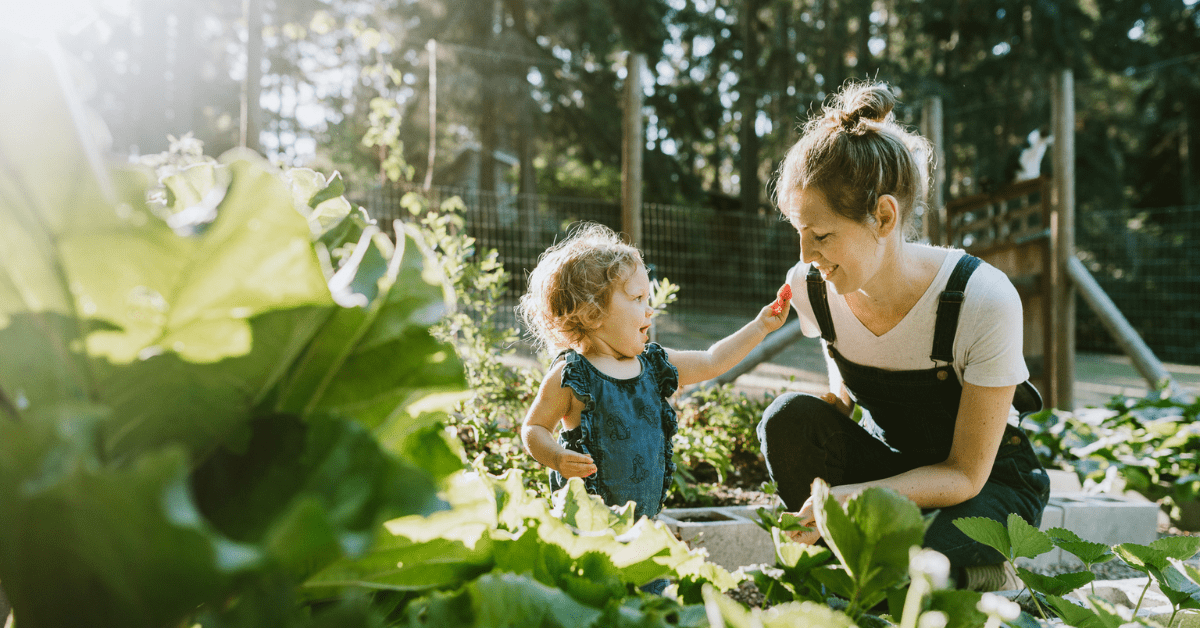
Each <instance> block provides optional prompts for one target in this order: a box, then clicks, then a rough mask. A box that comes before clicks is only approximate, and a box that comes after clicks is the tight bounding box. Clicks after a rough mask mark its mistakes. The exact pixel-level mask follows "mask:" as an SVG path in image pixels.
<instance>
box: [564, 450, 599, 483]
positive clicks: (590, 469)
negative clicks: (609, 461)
mask: <svg viewBox="0 0 1200 628" xmlns="http://www.w3.org/2000/svg"><path fill="white" fill-rule="evenodd" d="M556 463H557V464H555V467H557V468H558V472H559V473H561V474H562V476H563V477H564V478H586V477H587V476H589V475H591V474H593V473H595V472H596V463H594V462H592V457H591V456H588V455H586V454H581V453H579V452H576V451H571V450H570V449H563V450H562V451H561V452H559V454H558V460H557V461H556Z"/></svg>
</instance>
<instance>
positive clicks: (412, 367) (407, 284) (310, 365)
mask: <svg viewBox="0 0 1200 628" xmlns="http://www.w3.org/2000/svg"><path fill="white" fill-rule="evenodd" d="M387 246H388V245H387V244H386V243H385V242H379V241H376V240H372V239H364V240H362V241H360V243H359V244H358V247H357V250H360V251H361V252H362V257H363V259H364V260H366V261H367V262H370V263H371V264H372V266H371V267H370V268H368V267H367V266H366V262H364V265H362V266H361V267H360V268H359V275H361V277H360V276H359V275H353V277H355V278H356V279H355V280H356V281H357V280H358V279H361V280H362V281H361V283H362V285H363V286H367V285H371V286H377V287H378V292H377V296H376V297H374V298H373V299H372V300H370V304H369V305H368V306H367V307H361V308H360V307H343V308H338V309H337V310H336V311H335V312H334V314H333V316H332V317H331V318H330V319H329V321H328V322H327V323H326V324H325V325H324V326H323V327H322V328H321V330H320V331H319V332H318V333H317V335H316V337H315V338H314V339H313V341H312V342H311V343H310V344H309V347H308V349H307V351H306V352H305V354H304V355H303V356H302V357H301V358H300V359H299V360H298V361H297V363H296V367H295V368H294V369H293V370H292V372H291V373H289V375H288V377H287V379H286V381H285V383H284V384H283V386H282V394H281V396H280V399H279V401H278V405H277V408H278V409H279V410H281V411H287V412H296V413H300V414H304V415H307V414H310V413H313V412H318V411H320V412H324V413H328V414H331V415H335V416H339V417H344V418H350V419H354V420H357V421H359V422H361V423H363V424H364V425H367V426H368V427H371V428H376V427H380V426H385V427H384V428H383V429H387V430H389V431H392V432H396V431H400V432H404V433H407V432H410V431H414V430H416V429H418V428H420V427H423V426H424V425H423V424H422V422H421V421H418V420H417V419H418V417H415V416H413V415H412V413H411V412H410V411H409V410H408V407H409V406H411V405H412V404H414V403H416V402H418V401H419V400H420V399H422V398H424V397H427V396H430V395H433V394H437V393H444V392H447V391H457V390H461V388H462V385H463V371H462V364H461V363H460V361H459V359H458V356H457V355H456V354H455V352H454V350H453V348H452V347H450V346H448V345H444V344H442V343H439V342H437V341H436V340H434V339H433V338H432V337H431V336H430V335H429V331H428V330H429V327H430V326H431V325H433V324H434V323H436V322H437V321H438V320H439V319H440V318H441V316H442V315H443V313H444V312H445V311H446V308H447V301H446V299H447V295H448V293H447V292H446V289H445V287H444V285H443V283H442V279H441V278H440V277H438V276H437V275H436V273H435V272H434V271H433V270H432V264H431V263H430V262H428V261H427V258H426V257H425V255H424V253H423V252H422V249H421V248H420V247H419V246H418V245H417V243H416V241H415V240H414V239H413V238H412V237H411V236H406V238H405V241H404V242H403V245H402V247H401V248H398V249H397V250H396V251H395V253H394V254H392V255H391V258H390V259H389V258H388V257H387V255H388V252H387V251H385V250H383V249H385V248H386V247H387ZM371 260H375V261H371ZM385 260H386V267H384V266H380V264H383V263H384V261H385ZM343 270H346V269H345V268H343ZM340 272H342V271H339V273H340ZM350 276H351V275H347V277H350ZM336 279H337V277H336V276H335V280H336ZM331 281H332V280H331ZM346 285H348V286H349V285H352V284H346ZM347 290H348V292H346V294H359V295H361V296H362V297H363V298H364V299H366V293H368V292H371V291H372V290H374V289H373V288H372V289H368V288H367V287H363V288H361V291H358V292H356V291H357V290H360V289H359V288H354V289H350V288H347Z"/></svg>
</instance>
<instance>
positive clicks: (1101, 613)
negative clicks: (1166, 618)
mask: <svg viewBox="0 0 1200 628" xmlns="http://www.w3.org/2000/svg"><path fill="white" fill-rule="evenodd" d="M954 525H956V526H957V527H958V528H959V529H960V530H962V531H963V533H964V534H966V535H967V536H969V537H971V538H972V539H975V540H976V541H979V542H981V543H984V544H986V545H988V546H990V547H993V548H995V549H996V551H998V552H1000V553H1001V554H1003V555H1004V556H1005V557H1006V558H1008V559H1009V560H1015V559H1016V558H1018V557H1025V558H1035V557H1037V556H1038V555H1040V554H1043V553H1045V552H1047V551H1050V550H1052V549H1053V548H1054V547H1059V548H1061V549H1063V550H1066V551H1068V552H1071V553H1073V554H1075V555H1076V556H1077V557H1078V558H1079V559H1080V560H1081V562H1083V563H1084V566H1085V569H1086V570H1085V571H1080V572H1071V573H1065V574H1059V575H1056V576H1045V575H1041V574H1037V573H1033V572H1031V571H1029V570H1027V569H1023V568H1020V567H1018V568H1017V570H1016V571H1017V575H1018V576H1019V577H1020V578H1021V580H1022V581H1023V582H1024V583H1025V586H1027V587H1029V589H1030V590H1031V591H1033V592H1034V593H1035V595H1034V600H1040V601H1039V602H1038V609H1039V611H1043V609H1042V606H1041V601H1044V602H1045V603H1046V604H1047V605H1049V606H1050V608H1052V609H1053V610H1054V612H1055V613H1057V614H1058V616H1059V617H1060V618H1062V619H1063V620H1064V621H1065V622H1066V624H1067V625H1068V626H1077V627H1079V628H1093V627H1096V626H1121V625H1126V624H1127V623H1128V620H1127V619H1125V620H1122V619H1120V614H1119V613H1118V612H1117V611H1116V610H1115V609H1113V608H1112V607H1111V606H1110V605H1108V603H1106V602H1104V601H1103V600H1102V599H1100V598H1098V597H1096V596H1095V590H1094V588H1093V592H1092V595H1090V596H1087V597H1086V603H1087V606H1086V607H1084V606H1079V605H1077V604H1075V603H1073V602H1070V601H1068V600H1065V599H1063V598H1062V596H1064V595H1066V594H1068V593H1071V592H1073V591H1075V590H1077V589H1079V588H1080V587H1082V586H1083V585H1085V584H1088V583H1090V582H1092V581H1093V580H1095V575H1094V574H1093V573H1092V572H1091V566H1092V565H1094V564H1098V563H1102V562H1105V561H1107V560H1110V559H1112V558H1113V556H1116V557H1118V558H1120V559H1121V560H1122V561H1124V562H1125V564H1126V565H1128V566H1129V567H1132V568H1133V569H1136V570H1137V571H1140V572H1142V573H1144V574H1146V575H1147V576H1150V578H1148V579H1147V582H1146V587H1145V588H1144V589H1143V590H1142V597H1144V596H1145V594H1146V591H1147V590H1148V589H1149V588H1150V585H1151V584H1153V583H1157V584H1158V586H1159V588H1160V589H1162V591H1163V593H1164V594H1165V595H1166V596H1167V599H1168V600H1170V602H1171V604H1172V606H1173V608H1174V612H1173V613H1172V621H1173V620H1174V613H1178V611H1179V610H1180V609H1184V608H1200V585H1198V584H1197V583H1198V582H1200V571H1197V570H1196V569H1195V568H1192V567H1191V566H1190V565H1183V571H1180V570H1179V569H1177V568H1176V567H1175V564H1174V563H1173V561H1185V560H1189V559H1191V558H1192V557H1193V556H1195V555H1196V554H1197V553H1198V552H1200V537H1164V538H1161V539H1158V540H1156V541H1154V542H1152V543H1150V545H1148V546H1147V545H1139V544H1136V543H1121V544H1119V545H1114V546H1112V547H1111V548H1109V547H1106V546H1103V545H1102V544H1099V543H1091V542H1088V541H1084V540H1082V539H1080V538H1079V536H1078V535H1076V534H1075V533H1073V532H1071V531H1069V530H1064V529H1062V528H1052V529H1051V530H1049V531H1048V532H1042V531H1040V530H1038V529H1036V528H1034V527H1033V526H1031V525H1029V524H1028V523H1025V522H1024V521H1023V520H1022V519H1020V517H1018V516H1017V515H1010V516H1009V520H1008V526H1007V528H1006V527H1005V526H1003V525H1001V524H1000V523H999V522H996V521H992V520H990V519H983V518H979V517H970V518H964V519H957V520H955V521H954ZM1180 564H1182V563H1180ZM1185 572H1186V573H1185ZM1141 602H1142V598H1139V599H1138V602H1137V605H1136V606H1135V607H1134V608H1133V611H1132V614H1133V615H1134V616H1135V617H1136V615H1137V612H1138V610H1139V609H1140V608H1141ZM1043 617H1045V614H1044V611H1043ZM1117 620H1119V621H1117ZM1114 621H1115V622H1116V623H1114ZM1139 621H1140V620H1139ZM1168 625H1169V623H1168Z"/></svg>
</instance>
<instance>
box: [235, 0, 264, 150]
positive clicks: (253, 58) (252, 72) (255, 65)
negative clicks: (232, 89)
mask: <svg viewBox="0 0 1200 628" xmlns="http://www.w3.org/2000/svg"><path fill="white" fill-rule="evenodd" d="M262 3H263V0H246V2H245V5H243V6H244V8H245V16H246V78H245V79H244V80H243V81H242V111H241V137H240V139H239V143H240V144H241V145H242V146H244V147H246V148H249V149H250V150H253V151H259V150H260V146H259V142H258V135H259V133H260V132H261V131H262V106H261V105H260V104H259V99H260V97H261V94H262V61H263V52H262V47H263V39H262V26H263V13H262V12H263V5H262Z"/></svg>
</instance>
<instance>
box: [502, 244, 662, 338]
mask: <svg viewBox="0 0 1200 628" xmlns="http://www.w3.org/2000/svg"><path fill="white" fill-rule="evenodd" d="M642 264H643V261H642V254H641V253H640V252H639V251H638V250H637V249H635V248H634V247H632V246H630V245H628V244H625V243H624V242H622V241H621V238H620V236H618V235H617V234H616V233H615V232H614V231H613V230H612V229H609V228H608V227H605V226H604V225H600V224H596V223H582V224H580V225H578V226H577V227H575V228H574V229H572V230H571V232H570V234H569V235H568V236H567V239H565V240H563V241H562V242H559V243H557V244H555V245H554V246H552V247H550V248H548V249H546V252H545V253H542V256H541V257H540V258H539V259H538V263H537V266H536V267H534V269H533V272H531V273H529V290H528V292H526V293H525V294H524V295H522V296H521V302H520V304H519V305H517V314H518V316H520V318H521V320H522V321H523V322H524V323H525V327H526V330H527V331H528V333H529V335H530V336H532V338H533V340H534V342H535V344H536V345H537V346H538V348H539V349H542V350H544V351H546V352H547V353H549V354H550V355H554V354H557V353H558V352H560V351H562V350H564V349H574V350H576V351H578V352H580V353H583V352H585V351H587V349H588V348H589V340H588V334H589V332H590V331H591V330H592V329H594V328H595V327H596V325H597V324H598V323H599V322H600V319H601V318H603V317H604V314H605V310H606V309H607V308H608V305H609V302H610V300H611V299H612V294H613V290H615V289H616V288H617V287H618V286H620V285H621V282H622V281H624V280H625V279H627V278H628V277H629V274H630V272H632V271H633V270H634V269H635V268H637V267H638V266H641V265H642Z"/></svg>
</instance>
